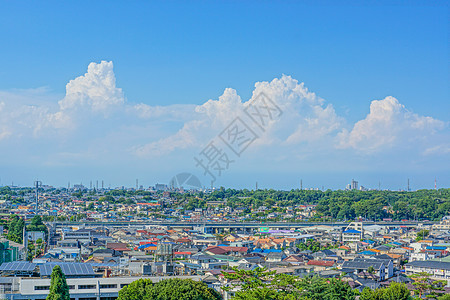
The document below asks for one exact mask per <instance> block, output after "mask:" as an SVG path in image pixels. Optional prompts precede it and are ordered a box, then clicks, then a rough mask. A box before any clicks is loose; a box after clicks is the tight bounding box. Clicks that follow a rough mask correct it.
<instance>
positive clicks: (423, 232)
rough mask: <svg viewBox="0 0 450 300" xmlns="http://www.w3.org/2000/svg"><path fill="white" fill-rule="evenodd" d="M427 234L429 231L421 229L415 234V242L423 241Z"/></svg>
mask: <svg viewBox="0 0 450 300" xmlns="http://www.w3.org/2000/svg"><path fill="white" fill-rule="evenodd" d="M429 234H430V231H429V230H426V229H422V230H421V231H419V232H418V233H417V236H416V241H421V240H423V239H424V238H425V237H427V236H428V235H429Z"/></svg>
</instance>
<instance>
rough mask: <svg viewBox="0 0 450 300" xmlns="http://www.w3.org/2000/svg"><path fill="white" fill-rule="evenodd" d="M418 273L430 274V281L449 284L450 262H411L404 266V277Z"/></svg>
mask: <svg viewBox="0 0 450 300" xmlns="http://www.w3.org/2000/svg"><path fill="white" fill-rule="evenodd" d="M420 272H427V273H429V274H431V277H430V278H431V279H434V280H447V282H448V283H449V284H450V262H444V261H435V260H427V261H413V262H410V263H407V264H406V265H405V273H406V275H413V274H416V273H420Z"/></svg>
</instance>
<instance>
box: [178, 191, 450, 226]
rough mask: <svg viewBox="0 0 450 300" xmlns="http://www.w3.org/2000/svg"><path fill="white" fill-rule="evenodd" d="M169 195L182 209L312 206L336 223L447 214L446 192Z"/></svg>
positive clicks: (448, 194) (449, 194)
mask: <svg viewBox="0 0 450 300" xmlns="http://www.w3.org/2000/svg"><path fill="white" fill-rule="evenodd" d="M172 196H173V197H175V198H178V200H180V201H181V202H183V203H184V206H185V209H193V208H206V206H207V202H208V201H217V200H219V201H223V200H225V201H226V205H227V206H230V207H232V208H236V207H244V208H248V209H249V208H259V207H261V206H266V207H272V206H273V205H276V206H277V207H288V206H291V207H292V206H296V205H301V204H315V205H317V207H316V210H317V212H318V215H319V216H328V217H331V218H333V219H336V220H353V219H355V218H357V217H360V216H361V217H366V218H368V219H375V220H380V219H383V218H392V219H395V220H402V219H419V220H420V219H429V220H438V219H441V218H442V217H443V216H445V215H446V214H448V212H449V211H450V189H439V190H418V191H414V192H405V191H403V192H402V191H378V190H374V191H343V190H337V191H332V190H327V191H309V190H298V189H297V190H291V191H277V190H272V189H270V190H256V191H253V190H247V189H243V190H235V189H224V188H220V189H219V190H216V191H214V192H212V193H211V194H209V195H207V194H203V193H191V194H176V193H172Z"/></svg>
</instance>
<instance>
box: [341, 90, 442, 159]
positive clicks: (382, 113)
mask: <svg viewBox="0 0 450 300" xmlns="http://www.w3.org/2000/svg"><path fill="white" fill-rule="evenodd" d="M444 125H445V124H444V122H442V121H440V120H436V119H433V118H432V117H425V116H420V115H418V114H415V113H412V112H410V111H408V110H407V109H406V108H405V106H404V105H402V104H401V103H400V102H399V101H398V100H397V99H396V98H394V97H386V98H385V99H383V100H374V101H372V103H371V104H370V112H369V114H368V115H367V116H366V118H365V119H363V120H361V121H358V122H357V123H356V124H355V125H354V126H353V128H352V129H351V130H350V131H348V130H343V131H342V132H340V134H339V147H340V148H354V149H357V150H359V151H363V152H368V153H371V152H374V151H379V150H381V149H383V148H391V147H394V146H396V145H399V144H401V143H407V144H408V145H410V144H411V142H413V141H417V140H423V139H426V138H427V137H429V136H430V135H432V134H434V133H435V132H437V131H439V130H442V129H443V128H444Z"/></svg>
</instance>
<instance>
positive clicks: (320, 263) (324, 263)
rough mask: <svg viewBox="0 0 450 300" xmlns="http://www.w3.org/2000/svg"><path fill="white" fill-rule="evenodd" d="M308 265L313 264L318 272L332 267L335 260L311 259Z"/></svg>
mask: <svg viewBox="0 0 450 300" xmlns="http://www.w3.org/2000/svg"><path fill="white" fill-rule="evenodd" d="M307 265H308V266H312V267H313V268H314V271H315V272H318V271H324V270H326V269H329V268H332V267H333V266H334V265H335V262H334V261H330V260H310V261H308V263H307Z"/></svg>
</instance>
